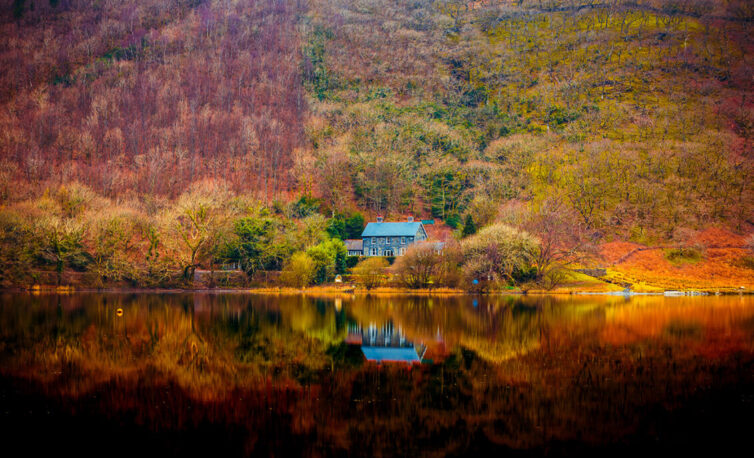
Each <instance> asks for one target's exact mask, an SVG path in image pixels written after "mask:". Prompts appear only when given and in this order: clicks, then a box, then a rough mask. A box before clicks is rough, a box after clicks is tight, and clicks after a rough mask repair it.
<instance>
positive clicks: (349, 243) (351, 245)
mask: <svg viewBox="0 0 754 458" xmlns="http://www.w3.org/2000/svg"><path fill="white" fill-rule="evenodd" d="M343 242H344V243H345V244H346V250H348V251H361V250H363V249H364V241H363V240H361V239H348V240H343Z"/></svg>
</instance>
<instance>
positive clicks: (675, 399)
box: [0, 293, 754, 455]
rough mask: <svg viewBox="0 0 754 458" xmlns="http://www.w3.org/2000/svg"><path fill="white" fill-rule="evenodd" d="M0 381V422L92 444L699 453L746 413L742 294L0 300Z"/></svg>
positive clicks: (750, 355)
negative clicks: (84, 435) (119, 440)
mask: <svg viewBox="0 0 754 458" xmlns="http://www.w3.org/2000/svg"><path fill="white" fill-rule="evenodd" d="M119 309H120V310H121V311H122V313H118V310H119ZM394 361H402V362H401V363H397V364H396V363H395V362H394ZM419 361H421V363H419ZM405 362H409V363H411V364H405ZM376 363H379V364H376ZM0 375H2V383H1V385H0V391H1V393H0V394H2V397H1V398H0V399H2V401H1V402H2V404H3V405H2V406H0V407H2V410H3V411H4V412H5V414H4V416H3V417H2V418H3V423H4V424H3V425H0V426H2V427H3V429H4V430H6V431H10V432H13V431H16V432H18V433H19V434H20V433H21V432H24V431H27V430H29V429H39V428H41V429H43V430H45V433H46V434H50V435H52V437H57V438H58V439H59V440H60V441H63V442H65V440H66V437H69V436H70V437H76V436H77V434H78V435H80V434H81V433H80V431H79V429H81V428H85V429H86V430H87V431H92V430H93V431H96V432H98V435H94V436H96V437H97V438H99V439H96V438H92V437H90V438H89V439H88V441H89V443H90V444H92V447H94V445H95V444H96V445H98V442H97V441H98V440H106V438H109V437H110V435H112V434H116V433H115V431H121V430H122V429H123V428H130V431H131V434H132V435H133V440H132V441H130V444H131V446H133V447H134V448H135V449H139V448H140V447H142V446H145V444H146V445H148V446H149V447H153V448H154V450H157V451H167V452H170V453H177V452H181V451H182V450H184V447H187V446H190V447H191V448H189V449H188V450H191V451H196V450H199V449H201V447H202V446H203V444H205V445H206V444H208V443H215V444H216V443H217V441H219V440H221V441H222V443H223V444H224V445H223V447H224V448H223V451H224V452H225V453H227V454H236V455H244V454H249V453H254V454H267V453H268V452H274V454H283V453H287V454H295V455H322V454H325V455H329V454H337V453H344V452H348V453H350V454H356V455H359V454H365V455H380V454H400V455H403V454H427V453H434V454H448V453H450V454H473V453H479V452H490V451H499V450H503V449H516V450H526V451H529V452H534V453H554V454H558V453H560V452H562V453H584V452H586V451H604V450H605V448H608V449H610V450H611V451H615V450H617V449H614V448H613V447H617V448H619V449H620V450H623V451H626V450H645V449H652V450H655V449H657V447H681V448H684V447H688V448H694V447H697V448H698V447H700V446H711V444H715V447H716V449H719V448H720V447H725V446H726V444H727V446H732V445H733V444H737V443H740V442H741V441H743V438H744V437H746V436H745V434H744V432H743V431H745V429H746V428H749V427H751V426H752V420H751V419H750V418H751V415H750V411H751V408H752V396H751V393H752V392H754V299H753V298H751V297H749V298H747V297H738V296H734V297H703V298H698V297H697V298H664V297H641V298H632V299H630V300H626V299H624V298H615V297H544V296H543V297H499V296H498V297H494V296H480V297H467V296H458V297H455V296H454V297H426V296H417V297H405V296H389V297H375V296H366V297H364V296H359V297H353V296H341V297H337V298H334V297H319V298H318V297H304V296H256V295H247V294H240V293H228V294H204V293H202V294H75V295H67V296H60V295H38V296H31V295H23V294H5V295H2V296H1V297H0ZM30 409H31V410H30ZM29 411H31V412H32V414H28V413H27V412H29ZM34 412H36V413H34ZM50 412H52V413H50ZM21 419H25V421H21ZM6 428H7V429H6ZM739 432H740V435H738V434H739ZM155 433H156V434H155ZM8 437H14V434H10V433H9V434H8ZM18 437H21V436H20V435H19V436H18ZM92 441H93V442H92ZM51 443H52V442H45V443H32V444H31V445H30V444H26V445H27V446H32V447H46V446H48V445H49V444H51ZM49 446H50V447H52V445H49ZM78 446H79V447H80V446H81V444H80V443H78ZM626 447H628V448H626ZM211 451H212V452H218V449H216V448H213V449H211ZM218 453H219V452H218Z"/></svg>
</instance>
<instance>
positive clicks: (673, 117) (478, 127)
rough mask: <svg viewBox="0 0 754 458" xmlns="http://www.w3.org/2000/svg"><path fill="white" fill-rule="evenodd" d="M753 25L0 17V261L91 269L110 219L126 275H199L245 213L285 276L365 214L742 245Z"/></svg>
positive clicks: (195, 3) (662, 6)
mask: <svg viewBox="0 0 754 458" xmlns="http://www.w3.org/2000/svg"><path fill="white" fill-rule="evenodd" d="M752 24H754V8H752V7H751V4H750V2H748V1H745V0H719V1H711V0H693V1H676V0H638V1H628V0H605V1H594V0H562V1H559V0H520V1H502V0H500V1H495V0H486V1H480V2H461V1H457V0H436V1H429V0H411V1H409V0H363V1H353V0H348V1H346V0H309V1H306V2H305V1H302V0H295V1H287V0H216V1H212V0H147V1H136V0H122V1H118V2H115V1H110V0H106V1H96V2H89V1H85V0H44V1H31V0H0V68H2V70H3V71H2V72H0V206H2V207H0V208H1V209H2V211H0V216H2V218H0V223H2V224H1V225H0V226H1V227H0V242H2V243H0V244H2V245H3V246H5V248H4V251H3V252H2V253H0V255H2V259H4V260H8V261H7V262H13V263H16V264H14V265H15V267H14V268H13V269H10V270H14V269H15V271H16V272H20V271H23V270H24V269H26V268H28V266H32V265H34V266H37V267H39V266H40V265H44V264H45V263H47V268H49V267H50V265H51V264H50V263H54V264H55V265H56V266H57V267H56V269H60V268H62V267H61V266H63V265H65V266H67V267H66V268H68V267H70V268H76V269H81V270H86V269H87V267H86V265H87V262H92V261H91V258H94V259H95V260H96V259H97V256H96V255H94V254H93V253H95V252H96V251H97V250H98V249H99V250H100V251H101V250H102V249H103V247H102V246H101V241H100V242H98V240H99V239H98V237H105V236H107V237H111V236H112V233H113V229H112V227H110V226H108V225H109V224H111V220H110V219H108V218H111V219H112V220H113V221H114V220H118V221H120V223H117V224H116V226H117V225H118V224H122V225H121V226H118V227H119V228H120V229H123V228H127V232H128V233H129V234H130V235H129V236H128V237H127V241H125V242H124V241H123V240H121V239H119V238H117V237H116V239H117V240H116V242H117V243H116V242H113V243H116V244H121V245H118V246H119V247H120V248H118V249H117V250H115V251H118V250H120V251H122V253H121V254H122V256H120V258H119V259H120V261H123V262H125V260H127V261H128V263H132V264H134V265H139V266H141V267H140V268H145V267H144V266H146V265H147V264H149V265H152V264H150V263H154V260H155V255H154V253H153V252H158V253H160V252H161V253H162V254H161V255H160V256H162V257H161V258H160V262H164V263H165V266H163V267H164V268H165V269H168V268H171V269H176V268H180V269H189V270H193V269H194V268H195V267H199V266H201V267H205V268H206V267H208V266H210V265H213V264H214V263H215V262H217V263H223V262H226V261H228V260H230V259H231V258H232V259H234V260H239V259H240V258H239V256H240V255H239V254H238V251H237V250H236V251H235V252H234V253H235V254H234V255H233V256H235V257H229V256H230V255H229V254H228V251H227V250H226V251H222V250H221V249H220V248H218V247H220V246H221V245H222V243H225V242H223V240H224V241H227V240H226V239H228V237H230V238H233V237H244V235H239V234H241V233H242V232H243V231H244V230H246V229H243V228H240V229H239V226H238V224H240V223H239V221H240V220H242V219H244V218H246V219H249V218H257V219H260V221H261V220H264V221H266V222H265V223H264V224H263V226H264V227H265V228H266V229H265V231H267V230H268V229H269V228H270V227H273V226H274V228H275V230H274V231H272V232H269V231H268V232H266V234H268V235H269V237H270V239H269V240H268V242H269V243H272V242H270V240H273V239H274V240H275V243H273V245H274V246H275V249H274V250H273V249H270V251H269V252H268V253H266V254H265V256H267V257H266V258H265V259H266V260H265V261H261V260H258V259H257V260H255V261H254V263H253V264H254V265H258V268H260V269H262V270H264V269H280V268H281V267H282V265H283V264H284V262H285V260H286V259H287V258H288V257H290V256H291V255H292V253H294V252H296V251H301V250H307V249H309V248H310V245H312V244H313V245H316V244H317V243H325V239H326V237H327V236H338V237H345V236H346V235H348V234H351V233H353V234H356V233H358V230H357V229H358V228H355V226H354V227H353V228H351V229H348V230H346V229H338V227H342V228H345V226H344V225H343V224H344V221H346V220H348V219H349V218H356V219H353V221H363V219H362V220H359V219H358V218H357V215H358V214H359V213H363V214H364V215H366V218H367V219H369V218H372V217H374V216H376V215H377V214H383V215H385V216H386V218H387V219H399V218H403V217H404V216H405V215H406V214H414V215H416V216H417V217H421V218H434V219H436V220H437V222H438V227H443V228H445V229H444V230H443V233H442V238H444V239H448V238H452V237H451V235H455V236H456V238H459V237H460V236H461V228H462V227H466V226H468V227H469V228H471V227H473V228H474V230H476V229H478V228H483V227H485V226H489V225H490V224H492V223H502V224H507V225H510V226H514V227H517V228H520V229H521V230H527V231H529V232H530V233H532V234H533V235H534V236H536V237H538V239H537V240H538V242H537V243H541V246H545V245H547V246H550V247H554V248H557V250H561V251H565V252H567V253H568V255H569V256H571V255H574V256H575V254H576V253H575V251H574V250H572V248H581V247H586V245H589V246H594V245H600V244H606V243H607V244H610V243H631V244H637V245H636V246H639V245H640V246H646V247H654V246H668V247H685V246H687V245H688V246H693V243H690V242H689V237H690V234H697V233H699V231H704V230H706V229H709V228H711V227H716V228H722V229H724V230H725V231H729V232H730V233H731V234H733V236H735V237H741V239H742V240H745V241H746V240H748V238H747V237H748V235H747V234H750V233H751V232H752V231H754V80H752V78H751V75H752V73H753V72H754V63H753V61H752V58H754V39H752V38H753V37H752V34H754V27H752ZM192 205H198V207H192ZM188 208H194V210H190V211H189V210H187V209H188ZM187 211H189V213H190V214H191V215H194V216H195V215H204V216H205V217H207V218H208V220H207V221H203V222H201V224H198V223H196V221H195V220H194V216H190V217H187V216H186V214H187V213H186V212H187ZM193 211H196V212H198V213H191V212H193ZM207 215H210V216H207ZM187 218H188V219H187ZM108 221H110V222H108ZM124 221H125V222H124ZM255 221H256V220H255ZM467 223H471V225H468V224H467ZM112 224H115V223H112ZM192 224H194V226H192ZM255 224H256V223H255ZM260 224H261V223H260ZM210 225H214V226H212V228H210ZM339 225H340V226H339ZM215 226H216V227H215ZM108 227H110V229H108ZM254 227H255V228H257V226H254ZM325 228H327V231H329V232H325ZM456 228H457V229H458V231H457V232H456V233H453V234H451V232H450V231H451V229H456ZM120 229H119V231H120ZM210 229H211V230H210ZM220 229H222V230H220ZM247 229H248V228H247ZM124 230H125V229H124ZM255 230H256V229H255ZM182 231H183V232H182ZM186 231H189V232H191V234H190V235H191V237H198V240H202V242H201V243H200V244H199V245H197V246H194V242H192V241H191V240H187V242H186V243H185V244H184V245H185V246H181V240H182V238H181V237H178V238H177V239H176V234H184V233H186ZM213 231H215V232H213ZM239 231H240V232H239ZM270 231H271V229H270ZM469 231H470V230H469ZM116 232H117V231H116ZM273 232H274V234H275V235H274V237H273V235H271V234H273ZM61 233H62V234H68V235H72V234H73V235H75V239H76V240H77V242H76V243H75V244H74V245H76V246H79V247H80V248H81V250H82V251H81V253H82V256H83V255H86V256H84V258H86V259H89V261H85V259H84V258H82V259H79V261H76V262H78V264H76V263H74V262H73V261H72V260H71V259H67V258H66V259H63V258H64V256H62V255H61V254H60V253H59V248H60V247H59V246H58V245H57V244H56V243H57V242H56V243H53V244H52V245H50V244H49V241H50V240H51V239H50V237H51V236H50V234H54V235H55V236H54V237H53V238H54V239H55V240H58V239H57V238H55V237H59V236H60V234H61ZM469 233H473V231H470V232H469ZM45 234H47V235H45ZM97 234H99V235H97ZM103 234H104V235H103ZM211 234H214V235H212V237H215V236H216V237H215V238H212V237H211V236H210V235H211ZM223 234H224V235H223ZM229 234H230V235H229ZM302 234H303V235H302ZM325 234H329V235H325ZM553 234H556V235H553ZM221 235H222V237H221ZM226 236H227V237H226ZM245 236H248V237H251V235H249V234H246V235H245ZM351 236H353V235H351ZM223 237H225V238H223ZM275 237H277V238H275ZM207 240H212V241H213V243H216V245H213V246H214V247H215V248H217V249H216V250H215V251H212V250H210V251H207V252H204V251H203V250H204V249H205V248H204V247H205V245H204V243H205V241H207ZM234 240H235V239H234ZM221 242H222V243H221ZM309 242H311V243H310V244H308V245H307V243H309ZM745 243H748V242H745ZM48 245H50V246H52V247H53V248H50V247H49V246H48ZM41 246H48V248H47V252H46V253H47V254H44V253H45V249H42V248H40V247H41ZM631 246H634V245H631ZM19 247H26V248H28V249H27V250H26V251H25V254H24V255H23V256H22V257H23V258H24V259H25V260H24V261H23V262H21V261H19V259H20V258H19V256H21V255H20V254H19V253H18V250H19V249H20V248H19ZM97 247H99V248H97ZM281 247H282V248H281ZM105 248H107V247H105ZM110 248H112V247H110ZM110 248H107V250H105V251H108V250H110V251H108V252H112V251H113V250H111V249H110ZM226 248H227V247H226ZM236 248H237V247H236ZM77 249H78V248H77ZM213 249H214V248H213ZM234 249H235V248H234ZM678 249H680V248H678ZM40 250H42V251H41V252H40ZM50 250H52V251H50ZM160 250H162V251H160ZM557 250H556V251H557ZM74 251H75V250H74ZM231 251H232V250H231ZM603 251H604V250H603ZM740 251H741V252H740V253H738V254H737V255H736V256H735V257H736V258H737V259H738V258H741V259H744V258H746V259H749V258H750V257H751V254H750V253H749V252H748V251H746V249H743V248H742V249H741V250H740ZM221 252H222V255H221ZM40 253H42V254H40ZM50 253H52V254H50ZM254 253H256V254H255V255H254V256H261V255H259V254H258V253H257V252H254ZM708 254H710V255H712V254H713V253H712V251H710V252H709V253H708ZM61 256H62V257H61ZM642 256H648V254H647V253H643V254H640V255H639V256H638V258H641V257H642ZM658 256H660V255H658ZM578 257H580V256H578ZM660 258H662V256H660ZM40 259H42V260H44V261H40ZM179 259H180V261H179ZM564 260H565V258H564V257H563V258H561V259H559V261H558V262H563V261H564ZM4 262H5V261H4ZM97 262H101V260H100V261H97ZM233 262H235V261H233ZM599 262H600V263H601V262H602V261H599ZM631 262H634V260H632V261H631ZM637 262H638V261H637ZM647 262H648V263H649V264H646V265H647V266H651V262H650V261H647ZM736 262H738V261H736ZM742 262H743V263H744V264H741V263H742ZM746 262H748V261H740V262H739V263H738V264H736V265H737V266H738V265H739V264H740V265H742V266H743V267H740V268H741V269H744V270H742V271H741V272H739V271H736V272H735V273H734V276H733V279H735V278H739V277H740V276H742V275H743V276H744V277H745V276H746V274H747V272H748V271H749V270H751V268H749V267H746ZM24 263H26V264H24ZM548 265H549V264H548ZM23 266H26V267H23ZM121 267H123V266H122V265H121ZM541 268H542V266H538V267H536V269H537V271H538V272H541V271H542V270H541ZM150 269H151V267H150ZM254 269H257V267H254ZM736 269H738V267H736ZM746 269H749V270H746ZM691 271H693V272H692V273H689V275H692V276H693V275H706V273H704V272H706V271H703V269H697V270H693V269H691ZM150 272H151V270H150ZM184 272H185V274H186V275H187V274H188V270H185V271H184ZM121 273H122V272H121ZM519 273H520V272H519ZM150 275H151V273H150ZM522 275H523V277H526V275H525V274H522ZM120 277H123V275H120ZM120 277H119V278H120ZM684 278H685V277H684Z"/></svg>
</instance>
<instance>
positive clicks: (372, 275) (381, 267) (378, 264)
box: [353, 257, 389, 289]
mask: <svg viewBox="0 0 754 458" xmlns="http://www.w3.org/2000/svg"><path fill="white" fill-rule="evenodd" d="M388 265H389V264H388V262H387V260H386V259H385V258H378V257H374V258H366V259H364V260H363V261H361V262H359V264H358V265H357V266H356V267H354V268H353V274H354V277H355V278H356V281H357V282H359V283H360V284H362V285H364V287H365V288H366V289H372V288H376V287H378V286H380V285H381V284H382V282H383V281H384V279H385V269H386V268H387V267H388Z"/></svg>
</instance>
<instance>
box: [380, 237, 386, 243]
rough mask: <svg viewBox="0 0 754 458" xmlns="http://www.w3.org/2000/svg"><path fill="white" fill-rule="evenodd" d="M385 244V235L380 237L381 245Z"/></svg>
mask: <svg viewBox="0 0 754 458" xmlns="http://www.w3.org/2000/svg"><path fill="white" fill-rule="evenodd" d="M384 244H385V237H380V245H384Z"/></svg>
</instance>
